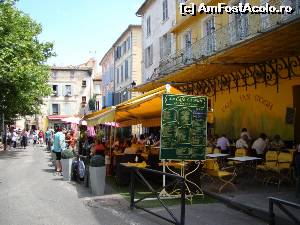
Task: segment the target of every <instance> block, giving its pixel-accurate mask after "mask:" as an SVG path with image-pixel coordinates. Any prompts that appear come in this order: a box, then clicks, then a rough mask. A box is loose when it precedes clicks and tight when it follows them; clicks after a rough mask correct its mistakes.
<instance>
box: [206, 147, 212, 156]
mask: <svg viewBox="0 0 300 225" xmlns="http://www.w3.org/2000/svg"><path fill="white" fill-rule="evenodd" d="M213 151H214V149H213V147H206V155H207V154H212V153H213Z"/></svg>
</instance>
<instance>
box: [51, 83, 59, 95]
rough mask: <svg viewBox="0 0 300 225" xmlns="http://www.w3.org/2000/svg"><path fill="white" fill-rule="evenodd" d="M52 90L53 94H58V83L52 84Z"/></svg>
mask: <svg viewBox="0 0 300 225" xmlns="http://www.w3.org/2000/svg"><path fill="white" fill-rule="evenodd" d="M52 91H53V95H54V96H58V85H52Z"/></svg>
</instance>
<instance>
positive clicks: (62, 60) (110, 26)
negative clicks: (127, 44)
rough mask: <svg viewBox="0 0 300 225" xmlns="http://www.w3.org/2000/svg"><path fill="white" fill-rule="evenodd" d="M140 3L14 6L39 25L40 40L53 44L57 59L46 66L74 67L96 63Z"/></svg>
mask: <svg viewBox="0 0 300 225" xmlns="http://www.w3.org/2000/svg"><path fill="white" fill-rule="evenodd" d="M143 2H144V0H125V1H124V0H110V1H104V0H19V2H18V3H17V7H18V8H19V9H20V10H22V11H23V12H25V13H26V14H29V15H30V16H31V17H32V18H33V19H34V20H35V21H37V22H38V23H40V24H42V26H43V32H42V34H41V35H40V37H39V39H40V40H41V41H52V42H54V51H55V52H56V54H57V57H55V58H51V59H50V60H49V61H48V64H50V65H53V64H56V65H76V64H81V63H84V62H86V61H87V60H88V59H89V58H90V57H92V56H94V57H96V59H97V61H98V62H99V60H100V59H101V57H102V56H103V55H104V54H105V53H106V52H107V51H108V49H109V48H110V47H111V46H112V44H113V43H114V42H115V41H116V40H117V38H118V37H119V36H120V35H121V34H122V32H123V31H124V30H125V29H126V28H127V26H128V25H129V24H140V23H141V18H139V17H137V16H136V15H135V13H136V11H137V10H138V8H139V7H140V6H141V5H142V3H143Z"/></svg>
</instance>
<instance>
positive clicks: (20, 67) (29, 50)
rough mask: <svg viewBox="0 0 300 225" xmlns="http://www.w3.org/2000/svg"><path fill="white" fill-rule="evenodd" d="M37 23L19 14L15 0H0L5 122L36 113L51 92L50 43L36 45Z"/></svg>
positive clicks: (1, 110)
mask: <svg viewBox="0 0 300 225" xmlns="http://www.w3.org/2000/svg"><path fill="white" fill-rule="evenodd" d="M41 32H42V27H41V25H40V24H38V23H36V22H35V21H33V20H32V19H31V18H30V17H29V16H28V15H26V14H24V13H23V12H21V11H19V10H18V9H17V8H16V6H15V0H0V91H1V94H0V113H1V115H2V113H4V114H5V117H6V119H7V120H10V119H14V118H16V117H18V116H25V115H33V114H36V113H39V111H40V106H41V104H42V103H43V102H42V98H43V97H45V96H47V95H49V94H50V93H51V88H50V86H49V85H48V79H49V75H50V67H49V66H47V65H46V64H45V63H46V61H47V59H48V58H49V57H51V56H54V53H53V50H52V49H53V44H52V43H49V42H45V43H43V42H40V41H39V40H38V35H39V34H40V33H41Z"/></svg>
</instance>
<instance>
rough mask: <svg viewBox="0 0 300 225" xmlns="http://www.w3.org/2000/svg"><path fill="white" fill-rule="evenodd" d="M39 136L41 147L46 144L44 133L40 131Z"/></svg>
mask: <svg viewBox="0 0 300 225" xmlns="http://www.w3.org/2000/svg"><path fill="white" fill-rule="evenodd" d="M38 136H39V144H40V146H43V144H44V132H43V131H42V130H40V131H39V134H38Z"/></svg>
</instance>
